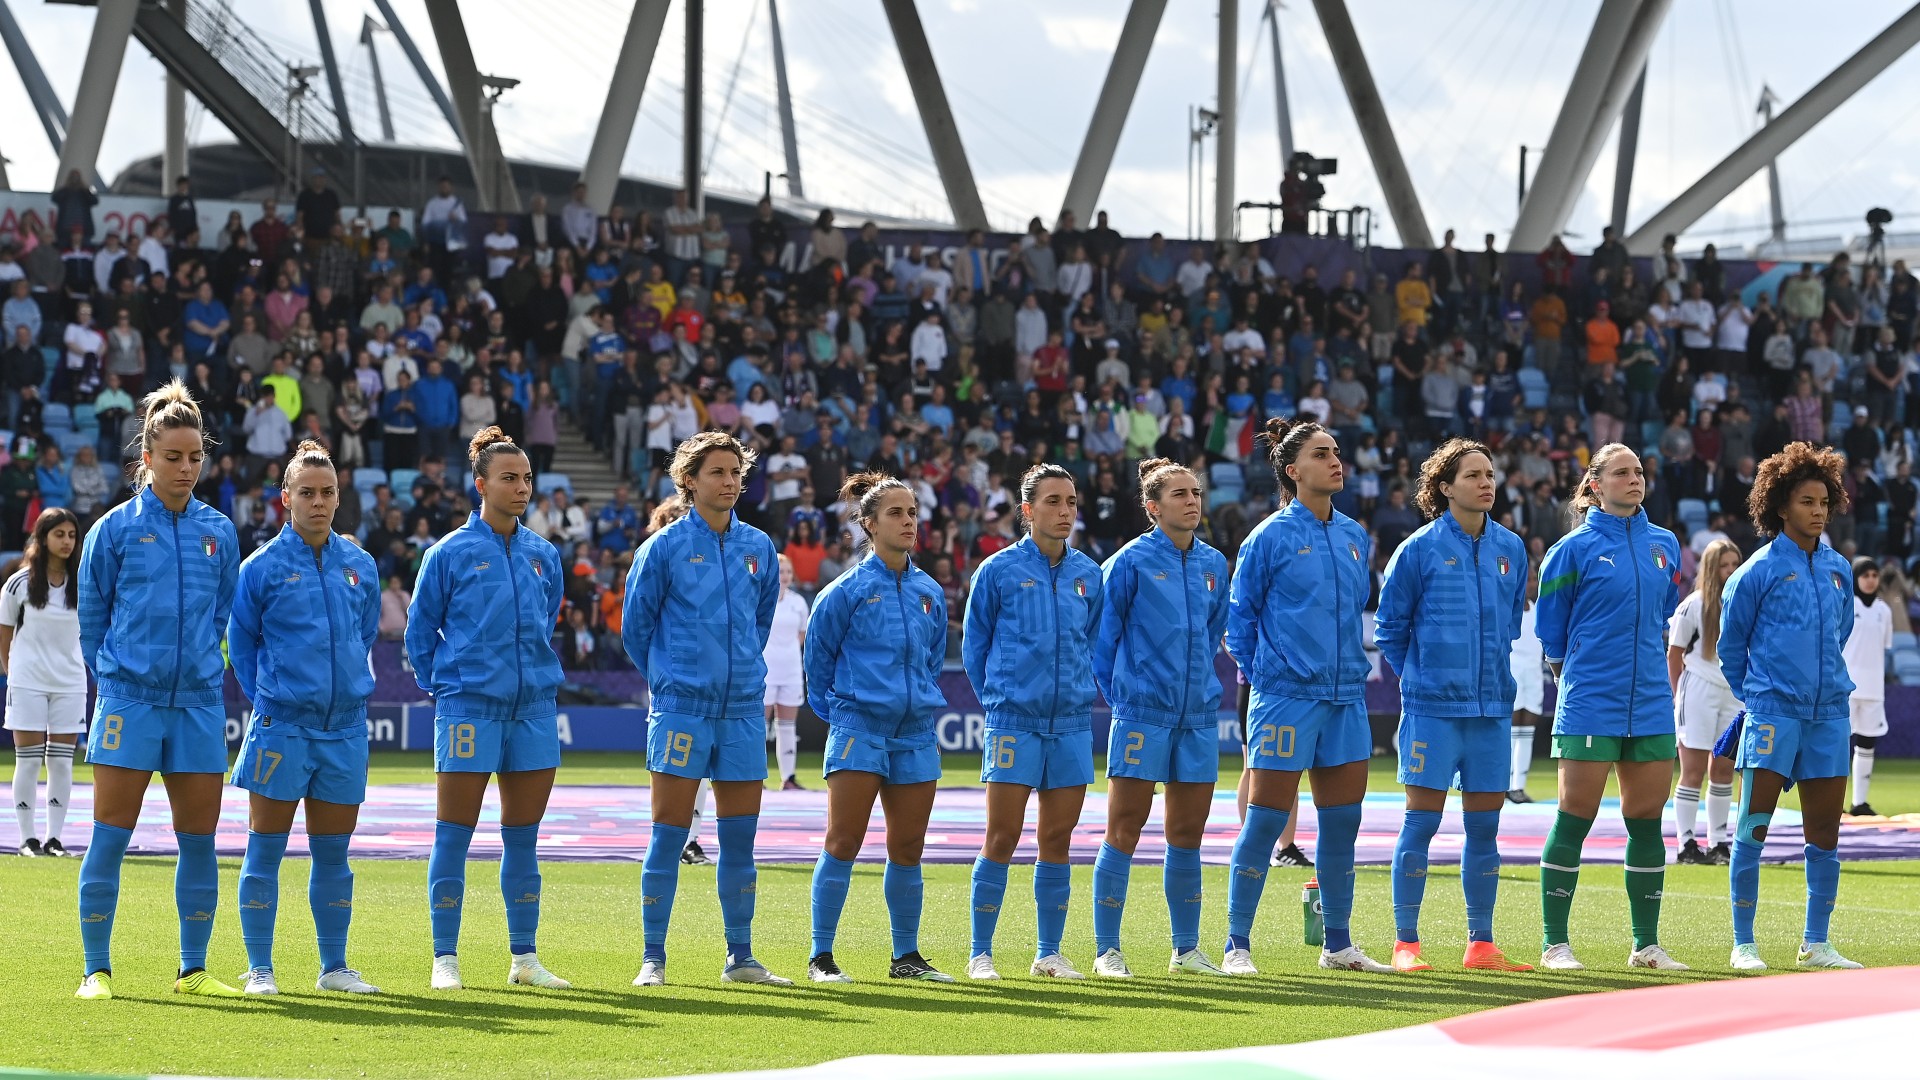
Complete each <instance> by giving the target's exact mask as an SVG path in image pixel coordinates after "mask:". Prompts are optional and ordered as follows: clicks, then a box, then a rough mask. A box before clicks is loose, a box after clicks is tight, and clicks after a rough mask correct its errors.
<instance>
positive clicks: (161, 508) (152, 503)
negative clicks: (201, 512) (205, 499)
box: [137, 484, 200, 517]
mask: <svg viewBox="0 0 1920 1080" xmlns="http://www.w3.org/2000/svg"><path fill="white" fill-rule="evenodd" d="M137 497H138V498H139V500H140V505H141V506H142V507H143V508H144V509H146V510H147V511H148V512H150V513H155V514H171V513H173V511H172V510H170V509H168V508H167V504H166V503H163V502H161V501H160V496H158V495H155V494H154V493H153V485H152V484H148V485H147V486H146V487H143V488H141V489H140V494H139V495H138V496H137ZM199 501H200V500H199V498H198V497H197V496H193V495H188V496H187V505H186V506H184V507H182V508H181V510H180V516H181V517H187V516H189V515H191V514H192V513H193V504H194V503H196V502H199Z"/></svg>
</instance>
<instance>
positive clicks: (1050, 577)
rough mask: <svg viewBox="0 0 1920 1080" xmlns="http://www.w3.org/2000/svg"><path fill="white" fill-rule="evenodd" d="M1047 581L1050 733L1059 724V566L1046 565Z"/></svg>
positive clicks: (1048, 724) (1037, 546) (1063, 555)
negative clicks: (1050, 649)
mask: <svg viewBox="0 0 1920 1080" xmlns="http://www.w3.org/2000/svg"><path fill="white" fill-rule="evenodd" d="M1034 550H1035V551H1040V547H1039V545H1037V544H1036V545H1034ZM1040 557H1041V558H1042V559H1045V558H1046V557H1047V553H1046V552H1044V551H1041V552H1040ZM1066 558H1067V556H1066V552H1064V551H1063V552H1061V553H1060V561H1061V562H1065V561H1066ZM1047 582H1048V588H1049V592H1048V599H1049V600H1051V601H1052V602H1051V603H1050V604H1049V605H1048V606H1049V607H1051V608H1052V609H1053V708H1052V709H1051V710H1049V711H1048V712H1047V733H1048V734H1049V735H1051V734H1054V733H1055V730H1056V729H1057V728H1058V727H1059V724H1060V649H1061V644H1060V567H1059V566H1057V565H1049V566H1048V567H1047Z"/></svg>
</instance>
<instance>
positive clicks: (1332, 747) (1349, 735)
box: [1247, 687, 1373, 772]
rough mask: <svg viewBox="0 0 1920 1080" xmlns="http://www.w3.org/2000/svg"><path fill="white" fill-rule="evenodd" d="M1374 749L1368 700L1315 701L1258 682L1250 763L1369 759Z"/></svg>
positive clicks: (1292, 765)
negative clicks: (1272, 691) (1266, 688)
mask: <svg viewBox="0 0 1920 1080" xmlns="http://www.w3.org/2000/svg"><path fill="white" fill-rule="evenodd" d="M1372 754H1373V729H1372V728H1371V727H1369V726H1368V724H1367V705H1366V702H1363V701H1354V702H1334V701H1313V700H1310V699H1307V698H1290V697H1283V696H1281V695H1279V694H1263V693H1261V692H1260V689H1259V688H1258V687H1255V688H1254V691H1253V698H1252V700H1251V701H1250V702H1249V703H1248V707H1247V765H1248V767H1249V768H1254V769H1274V770H1277V771H1279V772H1299V771H1301V770H1303V769H1326V768H1332V767H1333V766H1335V765H1346V764H1349V763H1350V762H1355V761H1365V760H1367V759H1368V758H1369V757H1371V756H1372Z"/></svg>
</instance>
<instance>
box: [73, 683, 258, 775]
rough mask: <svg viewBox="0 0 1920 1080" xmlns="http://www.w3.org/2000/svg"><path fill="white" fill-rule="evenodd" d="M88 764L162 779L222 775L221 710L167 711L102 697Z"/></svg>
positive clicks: (223, 725) (224, 747)
mask: <svg viewBox="0 0 1920 1080" xmlns="http://www.w3.org/2000/svg"><path fill="white" fill-rule="evenodd" d="M87 760H88V761H90V762H92V763H93V764H95V765H112V766H114V767H115V768H120V769H137V770H139V771H141V772H157V773H159V774H161V775H162V776H170V775H172V774H174V773H224V772H226V771H227V710H226V707H225V706H223V705H195V706H192V707H189V708H168V707H167V706H165V705H148V704H146V703H145V702H140V701H133V700H130V699H128V698H118V697H107V696H105V695H102V696H101V697H100V699H99V701H98V702H97V703H96V704H95V706H94V711H93V727H92V729H91V730H90V731H89V732H88V734H87Z"/></svg>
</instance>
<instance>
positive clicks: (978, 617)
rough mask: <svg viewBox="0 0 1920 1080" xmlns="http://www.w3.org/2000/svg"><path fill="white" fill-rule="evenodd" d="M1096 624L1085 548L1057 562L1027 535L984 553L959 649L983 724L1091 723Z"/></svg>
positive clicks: (1093, 577) (1026, 727) (1077, 726)
mask: <svg viewBox="0 0 1920 1080" xmlns="http://www.w3.org/2000/svg"><path fill="white" fill-rule="evenodd" d="M1099 624H1100V564H1099V563H1096V562H1094V561H1093V559H1091V558H1089V557H1088V556H1087V554H1086V553H1085V552H1082V551H1075V550H1073V549H1072V548H1068V549H1067V551H1066V554H1065V555H1064V556H1063V557H1062V558H1061V560H1060V565H1058V566H1055V565H1053V564H1052V562H1051V561H1049V560H1048V559H1047V557H1046V555H1045V554H1043V553H1042V552H1041V551H1040V548H1039V547H1038V545H1036V544H1035V543H1034V542H1033V537H1032V536H1028V537H1026V538H1024V539H1022V540H1021V541H1020V542H1019V543H1017V544H1015V545H1013V546H1012V547H1009V548H1004V549H1002V550H1000V551H996V552H994V553H993V554H992V555H989V556H987V559H986V561H984V562H982V563H981V564H980V569H979V571H978V572H976V573H975V574H974V577H973V591H972V592H971V593H969V594H968V596H967V618H966V634H965V635H964V637H963V638H962V646H963V649H962V657H961V659H962V660H963V661H964V663H965V664H966V668H967V678H968V679H969V680H971V681H972V683H973V689H974V692H975V693H977V694H979V695H980V704H981V705H982V706H984V707H985V709H986V712H987V726H988V727H989V728H995V729H998V730H1003V731H1037V732H1040V733H1042V734H1047V735H1057V734H1060V733H1063V732H1081V731H1090V730H1092V728H1093V701H1094V687H1093V667H1092V665H1091V664H1090V663H1088V653H1089V651H1090V649H1091V647H1092V644H1093V635H1094V630H1095V628H1096V627H1097V626H1099Z"/></svg>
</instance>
